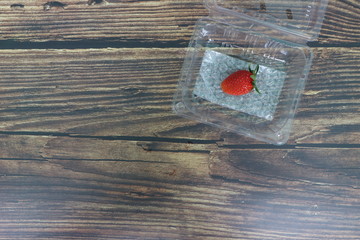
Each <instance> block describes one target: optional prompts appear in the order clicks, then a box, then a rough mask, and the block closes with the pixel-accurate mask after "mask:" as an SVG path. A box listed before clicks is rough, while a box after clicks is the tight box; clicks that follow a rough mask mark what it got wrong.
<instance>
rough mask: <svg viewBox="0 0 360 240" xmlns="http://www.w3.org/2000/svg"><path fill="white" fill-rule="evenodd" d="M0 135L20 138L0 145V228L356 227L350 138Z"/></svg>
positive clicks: (33, 234)
mask: <svg viewBox="0 0 360 240" xmlns="http://www.w3.org/2000/svg"><path fill="white" fill-rule="evenodd" d="M0 145H2V146H5V145H7V146H8V148H5V149H6V150H5V151H10V149H11V148H10V146H11V147H13V148H14V149H18V151H17V155H16V154H14V153H12V152H7V153H6V152H5V153H4V152H2V153H1V155H0V176H1V177H0V183H1V184H0V188H1V191H0V200H1V202H2V214H1V215H0V222H1V224H0V239H1V238H2V239H7V238H8V236H11V238H12V239H34V238H36V239H74V238H76V239H219V238H221V239H299V240H303V239H304V240H305V239H357V238H358V236H359V234H360V232H359V227H360V226H359V223H360V221H359V213H360V212H359V209H360V202H359V197H360V196H359V195H360V190H359V179H360V169H359V167H358V165H359V159H358V157H357V156H358V155H359V148H357V149H327V150H326V151H323V149H312V148H307V149H300V148H294V149H275V150H274V149H268V150H261V151H256V150H254V149H235V148H233V149H230V148H229V147H226V146H218V145H217V144H214V143H206V144H204V143H199V144H197V143H170V142H157V141H151V142H148V141H140V140H137V141H128V140H103V139H89V138H77V137H61V136H57V137H56V136H1V138H0ZM249 147H250V148H251V146H249ZM181 149H183V152H181ZM26 156H28V158H27V157H26ZM344 156H346V158H345V159H346V161H344Z"/></svg>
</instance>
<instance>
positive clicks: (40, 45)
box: [0, 38, 360, 49]
mask: <svg viewBox="0 0 360 240" xmlns="http://www.w3.org/2000/svg"><path fill="white" fill-rule="evenodd" d="M188 44H189V41H183V40H177V41H166V42H162V41H159V42H146V41H145V40H144V41H142V40H139V39H136V40H135V39H134V40H126V41H119V40H118V39H113V38H109V39H101V40H86V41H47V42H19V41H15V40H0V49H88V48H183V47H187V46H188ZM307 45H308V46H309V47H311V48H315V47H326V48H336V47H342V48H353V47H360V42H353V43H341V44H336V43H321V42H309V43H308V44H307Z"/></svg>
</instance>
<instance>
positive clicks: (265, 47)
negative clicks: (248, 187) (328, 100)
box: [173, 0, 327, 145]
mask: <svg viewBox="0 0 360 240" xmlns="http://www.w3.org/2000/svg"><path fill="white" fill-rule="evenodd" d="M205 5H206V6H207V8H208V9H209V10H210V15H209V17H208V18H204V19H200V20H199V21H198V22H197V25H196V28H195V31H194V34H193V37H192V39H191V42H190V46H189V50H188V52H187V55H186V58H185V61H184V65H183V69H182V74H181V78H180V81H179V86H178V91H177V93H176V95H175V100H174V106H173V108H174V111H175V112H176V113H177V114H179V115H181V116H184V117H187V118H190V119H194V120H197V121H200V122H203V123H207V124H210V125H215V126H217V127H220V128H223V129H226V130H229V131H232V132H235V133H238V134H242V135H246V136H249V137H252V138H255V139H258V140H261V141H265V142H268V143H272V144H276V145H281V144H284V143H286V142H287V140H288V138H289V135H290V131H291V126H292V121H293V118H294V114H295V111H296V108H297V105H298V102H299V99H300V96H301V94H302V92H303V89H304V86H305V81H306V79H307V75H308V73H309V70H310V67H311V62H312V53H311V50H310V48H309V47H307V46H306V42H307V41H309V40H314V39H316V38H317V36H318V34H319V32H320V29H321V24H322V20H323V16H324V13H325V9H326V6H327V0H294V1H284V0H260V1H259V0H258V1H250V0H245V1H241V0H238V1H235V0H206V1H205ZM256 65H259V66H260V69H259V72H258V75H257V86H258V88H259V90H260V92H261V94H258V93H256V92H255V91H252V92H251V93H249V94H246V95H242V96H232V95H229V94H226V93H224V92H222V90H221V87H220V84H221V82H222V81H223V80H224V79H225V78H226V77H227V76H228V75H230V74H231V73H233V72H235V71H237V70H246V69H248V67H249V66H250V67H252V68H254V67H255V66H256Z"/></svg>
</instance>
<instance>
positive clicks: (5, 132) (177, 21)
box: [0, 0, 360, 240]
mask: <svg viewBox="0 0 360 240" xmlns="http://www.w3.org/2000/svg"><path fill="white" fill-rule="evenodd" d="M98 2H101V1H89V2H88V1H86V0H81V1H74V0H67V1H63V2H62V3H64V4H66V5H64V6H63V7H62V6H57V5H59V4H52V5H51V4H50V5H51V6H53V7H51V9H49V10H48V8H46V6H48V5H49V4H47V1H43V0H30V1H29V0H27V1H25V0H18V1H14V0H5V1H1V2H0V33H1V34H0V62H1V64H0V103H1V105H0V239H39V240H41V239H87V240H92V239H94V240H95V239H96V240H97V239H259V240H260V239H276V240H278V239H296V240H308V239H326V240H328V239H353V240H357V239H360V115H359V114H360V71H359V65H360V58H359V56H360V44H359V37H360V27H359V23H360V17H359V16H360V15H359V14H360V4H359V1H358V0H329V7H328V10H327V13H326V16H325V20H324V25H323V29H322V32H321V35H320V36H319V39H318V41H315V42H310V43H309V46H311V48H312V50H313V52H314V62H313V66H312V69H311V73H310V75H309V80H308V82H307V85H306V89H305V92H304V95H303V98H302V101H301V104H300V107H299V109H298V112H297V115H296V118H295V122H294V128H293V131H292V134H291V137H290V140H289V142H288V144H286V145H283V146H273V145H269V144H265V143H262V142H258V141H255V140H252V139H249V138H246V137H243V136H238V135H236V134H233V133H228V132H226V131H222V130H219V129H216V128H213V127H210V126H206V125H203V124H200V123H197V122H194V121H190V120H186V119H183V118H181V117H178V116H176V115H175V114H174V113H173V112H172V111H171V104H172V97H173V94H174V92H175V89H176V86H177V81H178V79H179V74H180V69H181V66H182V62H183V58H184V56H185V52H186V46H187V44H188V42H189V39H190V37H191V34H192V30H193V28H194V24H195V22H196V20H197V19H199V18H201V17H203V16H206V15H207V14H208V13H207V10H206V9H205V8H204V5H203V2H202V0H196V1H190V0H181V1H180V0H179V1H169V0H160V1H155V0H153V1H145V0H144V1H130V0H128V1H120V0H111V1H110V0H108V1H106V2H105V1H103V2H101V3H98ZM46 4H47V5H46ZM44 5H45V8H44ZM45 10H46V11H45Z"/></svg>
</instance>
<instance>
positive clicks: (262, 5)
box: [260, 1, 266, 12]
mask: <svg viewBox="0 0 360 240" xmlns="http://www.w3.org/2000/svg"><path fill="white" fill-rule="evenodd" d="M260 11H261V12H266V4H265V2H264V1H261V2H260Z"/></svg>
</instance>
